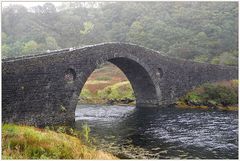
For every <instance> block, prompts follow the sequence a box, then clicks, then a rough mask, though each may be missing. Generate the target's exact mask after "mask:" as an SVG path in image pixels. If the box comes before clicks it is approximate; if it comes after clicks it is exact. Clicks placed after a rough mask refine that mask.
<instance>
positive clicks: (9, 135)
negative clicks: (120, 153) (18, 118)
mask: <svg viewBox="0 0 240 161" xmlns="http://www.w3.org/2000/svg"><path fill="white" fill-rule="evenodd" d="M2 159H117V158H116V157H114V156H113V155H111V154H109V153H106V152H103V151H99V150H96V149H94V148H92V147H89V146H86V145H85V144H84V142H83V141H81V140H80V139H79V138H77V137H74V136H70V135H67V134H65V133H62V132H54V131H52V130H48V129H39V128H35V127H30V126H19V125H13V124H5V125H3V128H2Z"/></svg>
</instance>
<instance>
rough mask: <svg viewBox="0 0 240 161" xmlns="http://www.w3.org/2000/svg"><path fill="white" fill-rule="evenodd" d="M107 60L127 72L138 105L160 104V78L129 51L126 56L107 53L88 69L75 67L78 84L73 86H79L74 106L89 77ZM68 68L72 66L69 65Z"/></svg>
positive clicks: (73, 100) (73, 101)
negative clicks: (154, 75) (130, 54)
mask: <svg viewBox="0 0 240 161" xmlns="http://www.w3.org/2000/svg"><path fill="white" fill-rule="evenodd" d="M106 62H110V63H112V64H113V65H115V66H116V67H118V68H119V69H120V70H121V71H122V72H123V73H124V74H125V76H126V77H127V79H128V80H129V82H130V84H131V86H132V88H133V91H134V95H135V97H136V107H148V106H151V107H152V106H154V105H155V106H158V105H159V102H160V98H161V90H160V87H159V85H158V80H156V78H155V77H152V75H151V74H154V72H153V71H152V70H150V67H149V66H148V65H147V64H145V63H144V62H143V61H141V60H140V59H139V58H137V57H135V56H129V53H127V54H126V55H124V56H122V55H116V54H115V55H113V56H111V54H109V55H108V54H107V56H106V55H105V56H102V57H98V59H96V61H95V62H94V61H92V63H91V65H89V64H88V66H90V68H88V70H81V69H77V68H76V67H75V70H76V71H77V73H78V74H77V75H76V78H77V79H76V80H75V82H76V84H73V86H76V87H77V89H76V91H75V92H74V93H73V97H72V98H71V100H72V103H71V104H72V106H73V107H75V108H76V106H77V102H78V97H79V95H80V93H81V91H82V88H83V86H84V85H85V83H86V81H87V79H88V78H89V77H90V75H91V74H92V73H93V71H94V70H95V69H96V68H97V67H98V66H100V65H103V64H105V63H106ZM68 69H72V68H71V67H69V68H68ZM74 111H75V110H74Z"/></svg>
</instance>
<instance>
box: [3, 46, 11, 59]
mask: <svg viewBox="0 0 240 161" xmlns="http://www.w3.org/2000/svg"><path fill="white" fill-rule="evenodd" d="M8 57H11V48H10V47H9V46H8V45H6V44H4V45H2V58H8Z"/></svg>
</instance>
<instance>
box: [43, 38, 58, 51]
mask: <svg viewBox="0 0 240 161" xmlns="http://www.w3.org/2000/svg"><path fill="white" fill-rule="evenodd" d="M46 49H47V50H54V49H55V50H56V49H59V46H58V44H57V41H56V40H55V38H54V37H51V36H48V37H46Z"/></svg>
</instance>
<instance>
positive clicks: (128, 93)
mask: <svg viewBox="0 0 240 161" xmlns="http://www.w3.org/2000/svg"><path fill="white" fill-rule="evenodd" d="M98 96H99V97H100V98H102V99H104V100H111V99H116V100H121V99H126V98H128V99H133V100H134V99H135V96H134V93H133V90H132V87H131V84H130V83H129V82H128V81H125V82H120V83H116V84H114V85H112V86H108V87H106V88H104V89H103V90H100V91H98Z"/></svg>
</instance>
